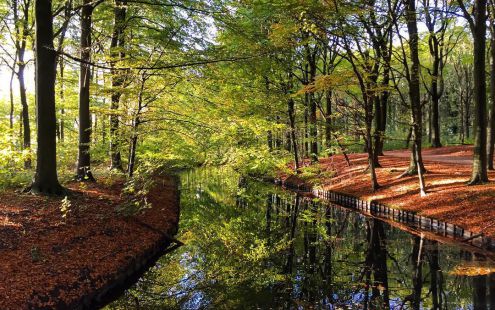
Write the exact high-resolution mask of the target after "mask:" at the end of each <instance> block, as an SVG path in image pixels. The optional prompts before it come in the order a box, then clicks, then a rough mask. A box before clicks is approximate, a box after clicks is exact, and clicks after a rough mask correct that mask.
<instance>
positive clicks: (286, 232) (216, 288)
mask: <svg viewBox="0 0 495 310" xmlns="http://www.w3.org/2000/svg"><path fill="white" fill-rule="evenodd" d="M182 181H183V185H182V188H183V190H182V197H181V222H180V226H181V229H180V232H179V235H178V238H179V239H180V240H182V241H184V242H185V243H186V245H184V246H183V247H181V248H179V249H178V250H176V251H175V252H173V253H171V254H167V255H165V256H164V257H162V258H161V259H160V260H159V262H158V263H157V266H156V267H154V268H152V269H151V270H150V271H149V272H147V273H146V274H145V275H144V276H143V277H142V279H141V280H140V281H139V282H138V283H136V284H135V285H134V286H133V287H132V288H131V289H129V290H128V291H126V293H125V294H124V295H123V296H122V297H121V298H120V299H119V300H117V301H115V302H114V303H113V304H111V305H110V306H108V307H109V308H110V309H129V308H138V307H139V308H142V309H164V308H165V309H167V308H170V309H177V308H182V309H198V308H212V309H218V308H219V309H256V308H262V309H266V308H285V309H314V308H320V309H495V274H493V273H490V271H491V270H492V266H493V265H494V264H493V261H492V260H491V259H489V258H487V257H485V256H483V255H481V254H476V253H470V252H466V251H465V250H463V249H461V248H459V247H457V246H453V245H446V244H441V243H439V242H437V241H434V240H428V239H426V238H424V237H423V236H421V235H411V234H409V233H407V232H404V231H401V230H399V229H397V228H394V227H392V226H390V225H389V224H387V223H384V222H382V221H380V220H378V219H376V218H369V217H366V216H363V215H361V214H358V213H355V212H353V211H350V210H346V209H343V208H341V207H338V206H334V205H326V204H323V203H321V202H319V201H317V200H311V199H309V198H307V197H303V196H299V195H295V194H293V193H290V192H284V191H282V190H281V189H279V188H277V187H275V186H272V185H269V184H265V183H259V182H255V181H250V180H247V179H243V180H241V181H239V178H238V176H237V175H235V173H232V172H231V171H226V170H197V171H190V172H188V173H185V174H184V175H183V176H182ZM490 307H491V308H490Z"/></svg>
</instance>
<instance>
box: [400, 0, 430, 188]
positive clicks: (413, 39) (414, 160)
mask: <svg viewBox="0 0 495 310" xmlns="http://www.w3.org/2000/svg"><path fill="white" fill-rule="evenodd" d="M405 10H406V12H405V14H406V21H407V31H408V34H409V52H410V57H411V68H410V69H409V68H407V67H406V78H407V81H408V83H409V100H410V104H411V115H412V125H411V126H412V134H413V139H414V143H413V145H412V148H411V149H412V152H411V162H410V165H409V169H408V170H407V171H406V172H405V175H410V174H413V173H417V174H418V178H419V190H420V194H421V196H425V195H426V190H425V181H424V178H423V172H424V171H425V169H424V166H423V158H422V156H421V141H422V135H423V131H422V117H423V111H422V105H421V94H420V84H419V68H420V63H419V50H418V41H419V36H418V24H417V20H416V14H417V12H416V1H415V0H406V2H405ZM404 61H406V59H405V58H404ZM405 64H406V66H407V62H406V63H405Z"/></svg>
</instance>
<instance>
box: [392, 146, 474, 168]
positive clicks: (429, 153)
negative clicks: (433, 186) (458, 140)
mask: <svg viewBox="0 0 495 310" xmlns="http://www.w3.org/2000/svg"><path fill="white" fill-rule="evenodd" d="M422 155H423V160H424V161H428V162H437V163H446V164H456V165H463V166H464V165H466V166H470V165H471V164H472V163H473V158H472V156H473V152H472V147H471V146H465V145H463V146H446V147H442V148H437V149H435V148H426V149H423V154H422ZM385 156H391V157H397V158H409V157H410V156H411V152H410V151H409V150H397V151H387V152H385Z"/></svg>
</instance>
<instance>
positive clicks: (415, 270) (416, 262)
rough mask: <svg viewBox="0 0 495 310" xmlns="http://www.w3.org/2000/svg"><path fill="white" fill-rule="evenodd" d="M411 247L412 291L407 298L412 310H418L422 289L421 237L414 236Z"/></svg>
mask: <svg viewBox="0 0 495 310" xmlns="http://www.w3.org/2000/svg"><path fill="white" fill-rule="evenodd" d="M413 239H414V245H413V252H412V255H411V264H412V284H413V291H412V294H411V295H410V296H409V299H410V301H411V307H412V308H413V309H415V310H416V309H417V310H419V309H420V306H421V291H422V289H423V243H424V242H423V241H424V239H423V236H421V237H418V236H415V237H414V238H413Z"/></svg>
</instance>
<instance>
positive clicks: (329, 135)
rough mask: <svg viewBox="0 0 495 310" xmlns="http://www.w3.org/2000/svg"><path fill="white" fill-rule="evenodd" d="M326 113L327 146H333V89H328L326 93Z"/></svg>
mask: <svg viewBox="0 0 495 310" xmlns="http://www.w3.org/2000/svg"><path fill="white" fill-rule="evenodd" d="M325 99H326V113H325V146H326V147H327V148H330V147H331V146H332V91H331V90H328V91H327V92H326V94H325Z"/></svg>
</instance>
